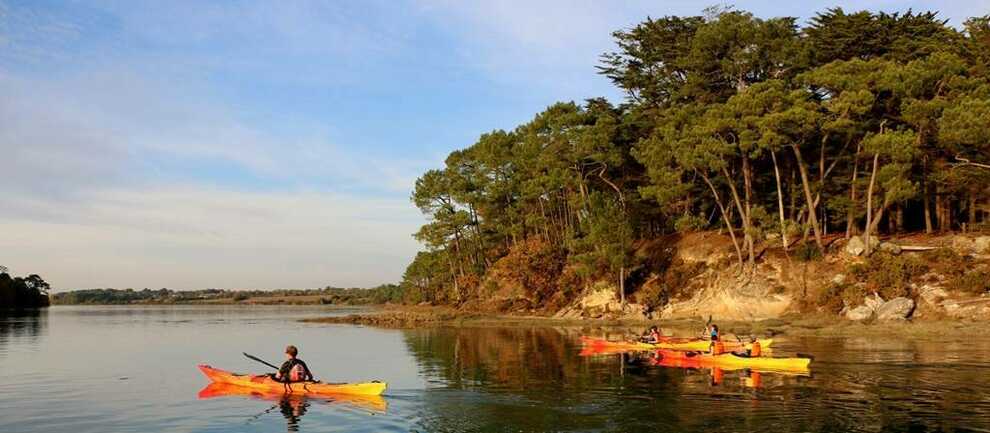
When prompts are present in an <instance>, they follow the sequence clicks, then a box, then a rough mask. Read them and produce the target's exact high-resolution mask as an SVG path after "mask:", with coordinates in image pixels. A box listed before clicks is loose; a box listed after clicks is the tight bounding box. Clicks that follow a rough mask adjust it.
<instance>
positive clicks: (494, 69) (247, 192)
mask: <svg viewBox="0 0 990 433" xmlns="http://www.w3.org/2000/svg"><path fill="white" fill-rule="evenodd" d="M734 4H735V5H736V6H737V7H738V8H740V9H745V10H750V11H752V12H754V13H756V14H757V15H760V16H781V15H787V16H797V17H800V18H801V19H802V20H803V19H806V18H807V17H808V16H810V15H811V14H812V13H813V12H814V11H817V10H822V9H824V8H825V7H828V6H832V5H836V4H838V5H842V6H844V7H846V8H847V9H850V10H859V9H864V8H866V9H871V10H887V11H895V10H906V9H907V8H914V9H915V10H928V9H937V10H940V11H941V12H942V16H943V17H944V18H947V19H949V20H950V22H951V23H952V24H954V25H959V24H960V23H961V22H962V20H963V19H965V18H966V17H969V16H974V15H982V14H986V13H990V0H966V1H943V2H935V1H929V2H921V1H907V2H904V1H901V2H893V1H845V2H820V1H805V2H771V1H739V2H734ZM701 7H703V4H702V3H698V2H696V1H681V0H672V1H659V0H655V1H624V2H603V1H578V0H575V1H548V2H537V1H486V2H461V1H439V0H419V1H416V0H407V1H402V0H395V1H287V2H264V1H215V2H204V1H183V0H177V1H167V2H154V1H153V2H134V1H126V0H123V1H43V0H35V1H20V0H16V1H15V0H0V154H2V155H4V159H5V164H4V181H2V182H0V197H2V199H0V264H3V265H5V266H8V267H10V268H11V270H12V271H13V272H14V273H16V274H26V273H39V274H41V275H42V276H44V277H46V278H47V279H49V280H50V281H51V282H52V283H53V284H54V285H55V287H57V288H58V289H69V288H90V287H120V288H123V287H134V288H144V287H151V288H158V287H171V288H202V287H224V288H273V287H287V288H295V287H320V286H324V285H338V286H368V285H374V284H379V283H382V282H392V281H397V280H398V279H399V278H400V276H401V273H402V271H403V269H404V267H405V265H406V264H407V263H408V261H409V260H410V258H411V257H412V255H414V254H415V251H416V250H417V249H418V248H419V245H417V244H416V242H415V241H414V240H413V239H412V238H411V233H413V232H414V231H415V230H416V229H417V227H418V226H419V225H420V224H422V223H423V222H424V219H423V217H422V216H421V215H420V214H419V213H418V211H417V210H416V209H415V208H414V207H413V206H412V205H411V204H410V202H409V193H410V189H411V188H412V184H413V182H414V180H415V178H416V176H418V175H419V174H420V173H422V172H423V171H424V170H426V169H428V168H432V167H437V166H439V165H440V164H441V163H442V161H443V159H444V157H445V155H446V154H447V153H448V152H449V151H451V150H453V149H456V148H460V147H464V146H468V145H470V144H471V143H472V142H473V141H474V139H475V138H477V136H478V135H479V134H481V133H483V132H486V131H489V130H492V129H496V128H507V129H508V128H512V127H514V126H515V125H517V124H519V123H521V122H524V121H526V120H527V119H529V118H530V117H532V116H533V114H535V113H536V112H538V111H540V110H541V109H543V108H544V107H546V106H548V105H550V104H552V103H554V102H555V101H562V100H563V101H567V100H582V99H585V98H589V97H595V96H606V97H608V98H610V99H612V100H615V101H618V100H620V99H621V95H620V94H619V93H618V92H617V91H616V90H615V89H614V88H613V87H612V86H611V85H610V84H609V83H608V82H607V81H606V80H604V79H603V78H602V77H600V76H598V75H596V73H595V69H594V66H595V64H596V62H597V58H598V56H599V55H600V54H601V53H602V52H604V51H607V50H610V49H611V48H612V43H611V38H610V32H611V31H613V30H616V29H619V28H626V27H629V26H631V25H633V24H635V23H637V22H639V21H641V20H642V19H644V18H645V17H646V16H647V15H650V16H662V15H689V14H691V15H693V14H698V13H700V9H701Z"/></svg>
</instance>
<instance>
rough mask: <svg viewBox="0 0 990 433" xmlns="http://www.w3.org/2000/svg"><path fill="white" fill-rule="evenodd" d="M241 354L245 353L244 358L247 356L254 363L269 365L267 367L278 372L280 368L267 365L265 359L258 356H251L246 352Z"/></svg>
mask: <svg viewBox="0 0 990 433" xmlns="http://www.w3.org/2000/svg"><path fill="white" fill-rule="evenodd" d="M241 353H243V354H244V356H246V357H248V359H250V360H252V361H258V362H260V363H262V364H265V365H267V366H269V367H271V368H274V369H276V370H278V367H276V366H274V365H271V364H269V363H267V362H265V360H263V359H261V358H258V357H257V356H252V355H249V354H247V353H246V352H241Z"/></svg>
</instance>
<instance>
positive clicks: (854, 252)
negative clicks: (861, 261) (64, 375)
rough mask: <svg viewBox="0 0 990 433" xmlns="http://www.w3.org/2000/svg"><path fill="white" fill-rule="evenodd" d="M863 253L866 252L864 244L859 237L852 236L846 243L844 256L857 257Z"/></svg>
mask: <svg viewBox="0 0 990 433" xmlns="http://www.w3.org/2000/svg"><path fill="white" fill-rule="evenodd" d="M863 251H866V244H865V243H863V240H862V239H860V237H859V236H853V237H852V238H850V239H849V242H847V243H846V254H849V255H851V256H859V255H861V254H863Z"/></svg>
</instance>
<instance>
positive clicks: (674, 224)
mask: <svg viewBox="0 0 990 433" xmlns="http://www.w3.org/2000/svg"><path fill="white" fill-rule="evenodd" d="M988 22H990V19H988V18H987V17H977V18H973V19H971V20H969V21H967V22H966V24H965V27H966V30H965V31H960V30H957V29H955V28H953V27H951V26H948V25H947V24H946V22H945V21H943V20H940V19H939V18H938V17H937V16H936V14H935V13H932V12H921V13H916V12H907V13H883V12H876V13H875V12H870V11H859V12H846V11H844V10H842V9H839V8H835V9H829V10H826V11H823V12H820V13H818V14H817V15H816V16H815V17H814V18H813V19H812V20H811V22H810V23H809V24H808V25H806V26H805V27H799V26H798V25H797V23H796V22H795V20H794V19H793V18H786V17H783V18H762V17H756V16H754V15H752V14H750V13H748V12H745V11H740V10H735V9H732V8H716V9H710V10H708V11H706V13H705V15H704V16H691V17H674V16H668V17H662V18H657V19H653V18H648V19H646V20H645V21H644V22H642V23H640V24H638V25H635V26H633V27H632V28H629V29H626V30H620V31H617V32H615V33H613V36H614V38H615V42H616V45H617V48H616V50H615V51H614V52H610V53H606V54H604V55H603V56H602V59H601V64H600V65H599V71H600V72H601V73H602V74H603V75H604V76H605V77H607V78H608V79H610V80H611V81H612V82H613V83H614V84H615V85H616V86H617V87H618V88H619V89H621V90H622V91H623V92H625V94H626V95H627V96H628V99H627V100H626V101H625V102H624V103H622V104H619V105H613V104H611V103H610V102H608V101H607V100H605V99H603V98H593V99H588V100H586V101H584V102H583V103H576V102H559V103H555V104H552V105H550V106H549V107H547V108H546V109H545V110H543V111H541V112H539V113H537V114H535V115H534V116H533V117H532V118H531V119H530V120H529V121H527V122H525V123H523V124H521V125H518V126H516V127H515V128H513V129H511V130H496V131H491V132H489V133H485V134H482V135H481V136H480V137H479V138H478V140H477V141H476V142H474V143H473V144H470V145H469V146H467V147H465V148H464V149H460V150H456V151H454V152H451V154H450V155H449V156H448V157H447V159H446V160H445V161H444V165H443V167H439V168H437V169H434V170H430V171H428V172H426V173H424V174H423V176H422V177H420V178H419V179H418V180H417V182H416V186H415V190H414V191H413V193H412V197H411V199H412V201H413V203H414V204H415V205H416V206H417V207H418V208H419V209H420V210H421V211H422V212H423V213H424V215H425V216H426V218H427V223H426V224H425V225H424V226H423V227H422V228H421V229H420V230H419V231H418V232H417V233H416V234H415V237H416V239H418V240H419V241H421V242H422V243H423V244H424V246H425V249H426V251H423V252H421V253H419V254H418V255H417V256H416V258H415V259H414V260H413V262H412V263H411V264H410V265H409V267H408V269H407V270H406V273H405V275H404V276H403V281H402V283H401V287H402V295H401V297H402V299H403V300H404V301H405V302H423V301H426V302H432V303H463V302H466V301H470V300H472V299H471V298H479V297H483V296H485V295H486V293H489V292H490V291H491V290H492V289H498V287H497V286H498V284H495V285H494V286H492V287H482V286H483V285H484V284H482V283H481V281H487V282H488V283H485V284H492V283H491V279H490V278H488V277H489V276H490V273H491V272H492V269H493V266H495V264H496V263H499V262H500V259H502V258H504V257H506V256H507V255H509V254H512V251H517V252H519V251H524V250H528V249H529V247H530V246H531V245H530V242H539V243H540V245H545V246H546V248H548V250H547V251H553V254H554V258H555V260H556V259H557V258H560V259H562V260H563V262H564V263H566V265H564V268H563V269H556V268H555V270H554V272H555V273H554V274H553V275H554V276H553V278H557V279H558V281H557V282H556V284H552V282H550V281H542V280H539V281H536V280H533V281H530V282H527V283H524V284H523V285H527V284H533V285H534V287H533V288H527V290H531V292H532V296H533V298H534V299H539V302H549V301H548V300H549V299H554V301H553V302H563V301H562V300H561V299H562V297H566V296H565V295H563V293H565V292H567V293H568V294H569V293H573V292H576V291H577V289H576V287H578V286H581V285H585V284H588V283H593V282H595V280H607V281H610V282H613V281H614V282H619V281H626V280H629V281H635V282H637V283H642V282H643V281H644V278H643V275H642V272H641V271H634V272H639V273H638V274H637V276H636V277H634V278H622V279H620V278H621V277H620V275H621V276H624V274H625V273H626V271H628V270H630V269H634V268H636V267H637V266H641V265H643V263H645V262H646V261H647V260H645V259H643V258H637V257H633V255H632V249H633V248H632V247H633V245H634V244H636V243H637V242H640V241H643V240H648V239H651V238H656V237H658V236H661V235H664V234H669V233H670V232H671V231H677V232H681V231H690V230H700V229H705V228H718V229H719V230H721V231H722V232H723V233H729V234H731V235H732V237H733V244H734V247H735V249H736V251H737V254H738V260H739V262H740V264H741V265H744V266H743V268H746V269H755V261H756V260H757V258H758V254H757V251H759V248H757V245H756V244H757V243H759V242H761V240H762V239H764V238H765V235H766V234H768V233H769V232H770V231H773V232H783V233H784V234H786V235H787V236H788V238H789V240H791V241H793V239H796V238H797V237H798V236H805V235H806V234H814V235H815V243H814V244H808V245H805V246H801V247H799V250H798V259H799V260H802V261H805V263H806V266H807V261H809V260H814V259H815V258H816V257H818V256H819V255H820V253H821V252H822V249H823V248H824V246H825V244H824V241H822V235H823V234H824V233H826V232H827V233H836V232H843V231H846V230H848V231H850V232H860V233H862V232H863V231H867V230H868V231H870V232H871V233H874V234H879V233H878V232H881V231H884V230H888V227H893V226H895V224H881V221H885V222H886V221H889V220H892V219H893V218H895V217H896V216H900V215H904V214H910V215H904V218H903V220H904V221H905V224H908V225H913V227H900V228H899V229H900V230H905V229H907V230H918V229H921V228H923V227H924V226H925V224H924V221H925V218H926V216H925V213H924V209H925V207H926V206H929V207H930V206H932V205H931V201H932V199H933V198H936V197H938V198H939V199H940V200H947V201H949V202H952V203H970V202H975V203H985V202H986V200H987V199H988V198H990V197H988V195H990V191H988V189H987V188H986V185H987V184H990V169H986V168H984V165H985V164H988V163H990V144H988V143H990V136H988V135H987V134H990V132H988V131H990V123H988V122H990V120H988V119H990V104H988V102H987V101H990V25H988V24H987V23H988ZM967 163H968V164H967ZM874 173H875V174H874ZM967 206H969V205H967ZM967 210H968V209H967ZM867 215H870V216H871V217H872V220H871V221H869V222H867V221H866V216H867ZM973 215H976V220H974V221H969V219H971V217H969V216H968V215H966V216H964V215H963V213H962V212H950V213H949V215H939V216H937V217H936V221H934V222H935V223H937V225H938V228H941V229H945V228H950V227H953V223H956V226H958V225H959V224H958V223H959V222H961V221H962V220H963V219H965V220H966V222H967V223H968V225H969V227H973V226H977V225H978V223H979V221H978V220H979V219H980V218H983V219H984V220H986V217H980V216H979V215H978V214H975V213H974V214H973ZM943 219H948V221H940V220H943ZM894 222H896V220H894ZM929 222H932V221H929ZM782 226H783V227H782ZM889 230H894V228H890V229H889ZM813 250H815V251H813ZM518 254H521V256H526V254H522V253H518ZM527 257H528V256H527ZM534 259H535V260H542V256H539V255H537V257H535V258H534ZM747 259H748V260H747ZM870 260H871V261H874V260H875V261H876V262H875V263H873V265H874V266H877V267H879V268H882V269H883V272H880V271H871V270H869V269H866V268H864V269H861V270H860V271H859V274H860V276H861V278H862V281H863V282H864V283H863V285H854V286H853V287H856V289H849V290H848V291H849V292H850V293H854V292H856V291H857V290H860V289H859V287H866V289H877V290H880V291H883V292H884V293H888V294H903V293H904V292H905V289H904V287H905V281H906V280H905V279H909V278H911V277H912V276H913V275H915V273H916V271H917V269H915V266H914V264H913V263H907V262H903V261H902V260H903V259H884V258H876V259H870ZM510 262H513V263H516V262H517V260H515V259H512V260H510ZM745 262H748V266H747V265H746V263H745ZM517 264H518V265H519V266H520V269H523V268H525V267H524V266H522V265H523V264H522V263H517ZM540 269H543V267H540ZM504 271H506V270H505V269H501V270H500V272H504ZM888 271H889V272H888ZM532 272H540V271H539V270H537V269H535V268H534V269H533V270H532ZM512 279H513V280H519V281H523V280H527V279H526V278H524V277H523V276H521V275H516V276H514V277H512ZM527 281H528V280H527ZM647 290H653V292H655V293H652V292H651V294H649V296H646V294H644V296H645V297H646V298H650V299H656V300H657V302H662V299H661V298H662V296H669V295H670V290H668V289H667V288H663V287H660V288H656V289H649V288H647ZM837 290H838V289H835V290H833V292H836V291H837ZM846 291H847V290H846V289H843V291H842V293H845V292H846ZM836 293H838V292H836ZM858 295H860V293H856V296H858ZM830 296H831V297H829V299H834V298H836V297H838V298H842V297H843V296H845V295H841V294H839V295H837V294H835V293H833V295H830ZM850 296H852V295H850ZM649 302H654V301H652V300H651V301H649Z"/></svg>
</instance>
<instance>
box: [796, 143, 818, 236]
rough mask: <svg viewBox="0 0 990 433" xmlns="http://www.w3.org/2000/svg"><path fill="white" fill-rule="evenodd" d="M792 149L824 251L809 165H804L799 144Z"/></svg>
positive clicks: (809, 209)
mask: <svg viewBox="0 0 990 433" xmlns="http://www.w3.org/2000/svg"><path fill="white" fill-rule="evenodd" d="M791 149H793V150H794V157H795V159H797V165H798V170H799V171H800V172H801V184H802V185H803V187H804V198H805V200H806V201H807V202H808V220H809V221H810V222H811V228H812V229H813V230H814V232H815V243H816V244H818V249H819V250H822V251H824V249H825V244H824V243H823V242H822V231H821V228H820V227H818V217H817V216H816V215H815V208H814V205H815V201H814V199H812V198H811V185H809V183H808V167H806V166H805V165H804V160H803V159H802V158H801V149H799V148H798V145H796V144H795V145H792V146H791Z"/></svg>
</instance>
